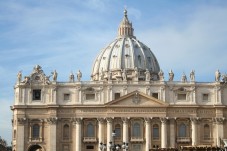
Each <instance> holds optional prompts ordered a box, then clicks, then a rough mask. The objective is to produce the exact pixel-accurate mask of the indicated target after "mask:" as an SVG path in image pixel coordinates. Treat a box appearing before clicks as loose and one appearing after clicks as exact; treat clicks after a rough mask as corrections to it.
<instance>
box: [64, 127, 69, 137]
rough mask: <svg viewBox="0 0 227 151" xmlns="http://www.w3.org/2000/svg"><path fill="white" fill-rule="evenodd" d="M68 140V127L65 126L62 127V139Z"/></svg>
mask: <svg viewBox="0 0 227 151" xmlns="http://www.w3.org/2000/svg"><path fill="white" fill-rule="evenodd" d="M68 138H69V125H68V124H65V125H64V126H63V139H68Z"/></svg>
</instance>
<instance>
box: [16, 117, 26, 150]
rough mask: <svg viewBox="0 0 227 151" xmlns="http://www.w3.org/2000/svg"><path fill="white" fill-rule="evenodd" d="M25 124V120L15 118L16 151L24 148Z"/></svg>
mask: <svg viewBox="0 0 227 151" xmlns="http://www.w3.org/2000/svg"><path fill="white" fill-rule="evenodd" d="M26 123H27V119H26V118H17V136H16V142H17V143H16V150H18V151H19V150H21V151H22V150H25V148H24V127H25V124H26Z"/></svg>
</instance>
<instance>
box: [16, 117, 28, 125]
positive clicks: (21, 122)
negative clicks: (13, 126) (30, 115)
mask: <svg viewBox="0 0 227 151" xmlns="http://www.w3.org/2000/svg"><path fill="white" fill-rule="evenodd" d="M17 122H18V124H20V125H24V124H25V123H26V122H27V119H26V117H23V118H17Z"/></svg>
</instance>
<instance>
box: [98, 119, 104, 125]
mask: <svg viewBox="0 0 227 151" xmlns="http://www.w3.org/2000/svg"><path fill="white" fill-rule="evenodd" d="M97 120H98V122H99V123H101V124H103V123H104V122H105V119H104V118H97Z"/></svg>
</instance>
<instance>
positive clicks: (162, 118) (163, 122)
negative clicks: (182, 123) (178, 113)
mask: <svg viewBox="0 0 227 151" xmlns="http://www.w3.org/2000/svg"><path fill="white" fill-rule="evenodd" d="M168 119H169V118H168V117H160V121H161V122H162V124H166V123H167V120H168Z"/></svg>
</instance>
